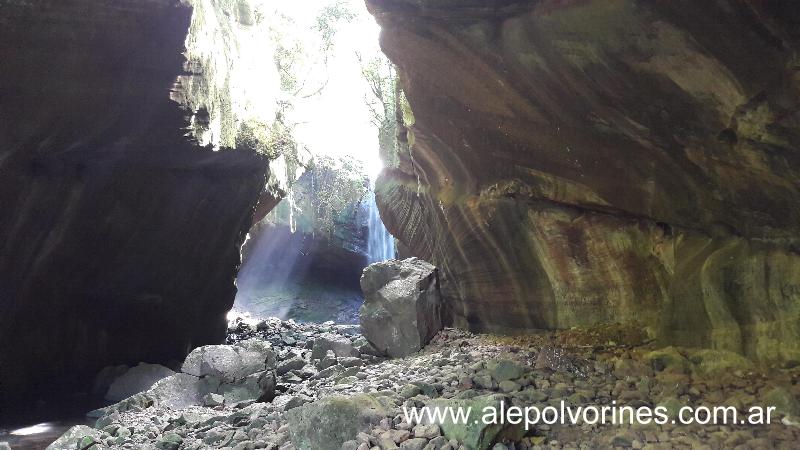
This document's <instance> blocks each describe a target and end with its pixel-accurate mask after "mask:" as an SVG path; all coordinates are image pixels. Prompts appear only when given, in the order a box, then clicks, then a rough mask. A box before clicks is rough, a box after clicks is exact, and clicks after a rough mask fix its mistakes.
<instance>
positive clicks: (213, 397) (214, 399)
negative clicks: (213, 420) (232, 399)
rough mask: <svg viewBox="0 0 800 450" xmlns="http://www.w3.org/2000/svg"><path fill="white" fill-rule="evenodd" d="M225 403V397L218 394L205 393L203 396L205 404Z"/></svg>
mask: <svg viewBox="0 0 800 450" xmlns="http://www.w3.org/2000/svg"><path fill="white" fill-rule="evenodd" d="M224 403H225V397H224V396H222V395H219V394H206V395H205V396H203V404H204V405H205V406H220V405H222V404H224Z"/></svg>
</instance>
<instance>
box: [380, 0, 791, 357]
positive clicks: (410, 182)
mask: <svg viewBox="0 0 800 450" xmlns="http://www.w3.org/2000/svg"><path fill="white" fill-rule="evenodd" d="M368 7H369V8H370V10H371V12H372V13H373V14H374V15H375V16H376V18H377V19H378V21H379V22H380V24H381V25H382V29H383V32H382V38H381V43H382V47H383V49H384V51H385V52H386V54H387V55H388V56H389V58H390V59H391V60H392V61H393V62H394V63H395V64H397V66H398V71H399V74H400V79H401V84H402V87H403V90H404V91H405V95H406V97H407V100H408V105H407V107H406V111H405V114H404V121H405V122H406V123H405V128H406V129H405V131H402V132H401V134H400V141H401V142H406V143H407V144H408V146H407V147H404V146H402V145H401V146H400V148H401V151H400V155H399V156H400V158H401V164H400V167H399V168H396V169H393V170H387V171H385V172H384V174H383V176H382V178H381V179H380V180H379V190H380V192H379V205H380V207H381V212H382V216H383V218H384V220H385V222H386V223H387V227H388V228H389V230H390V231H391V232H392V233H393V234H394V235H395V236H397V237H398V238H399V239H400V240H401V241H402V243H403V244H404V247H405V248H408V250H409V252H411V253H413V254H414V255H416V256H420V257H423V258H426V259H430V260H431V261H432V262H434V263H435V264H436V265H438V266H439V267H441V270H442V278H443V283H444V284H443V289H445V291H446V293H447V296H448V301H449V305H450V308H451V309H452V316H453V320H454V321H455V323H456V324H458V325H463V326H467V327H469V328H471V329H478V330H492V331H505V332H515V331H522V330H528V329H531V328H568V327H571V326H576V325H589V324H595V323H600V322H617V321H618V322H629V321H637V322H640V323H642V324H643V326H646V327H648V329H650V331H651V332H652V334H653V335H654V336H657V337H658V338H660V339H662V340H664V341H666V342H671V343H678V344H683V345H694V346H712V347H717V348H723V349H727V350H734V351H738V352H741V353H745V354H747V355H749V356H751V357H754V358H757V359H760V360H763V361H778V360H792V359H795V360H796V359H798V358H800V345H798V343H800V321H799V320H800V254H799V253H798V250H799V249H800V151H798V148H800V59H798V56H797V55H798V49H800V32H798V30H800V14H799V13H798V12H797V9H796V8H794V9H793V8H791V7H790V6H789V5H788V3H786V2H750V1H733V0H729V1H721V2H695V1H658V2H635V1H632V0H589V1H548V0H543V1H503V0H498V1H494V2H478V1H447V0H444V1H436V2H434V1H425V0H423V1H407V0H370V1H368Z"/></svg>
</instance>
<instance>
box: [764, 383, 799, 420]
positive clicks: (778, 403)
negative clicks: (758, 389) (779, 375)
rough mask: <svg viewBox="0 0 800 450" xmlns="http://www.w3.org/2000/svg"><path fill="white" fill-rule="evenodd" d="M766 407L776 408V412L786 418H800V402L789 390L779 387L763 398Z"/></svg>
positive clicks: (768, 392)
mask: <svg viewBox="0 0 800 450" xmlns="http://www.w3.org/2000/svg"><path fill="white" fill-rule="evenodd" d="M761 402H762V403H763V404H764V406H774V407H775V411H776V412H778V413H780V414H783V415H784V416H794V417H798V416H800V402H798V401H797V397H795V396H794V394H792V393H791V392H790V391H789V390H788V389H785V388H782V387H777V388H774V389H770V390H769V391H767V392H766V393H765V394H763V395H762V396H761Z"/></svg>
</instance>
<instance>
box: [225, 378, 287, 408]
mask: <svg viewBox="0 0 800 450" xmlns="http://www.w3.org/2000/svg"><path fill="white" fill-rule="evenodd" d="M276 386H277V381H276V379H275V372H273V371H271V370H269V371H264V372H257V373H254V374H252V375H248V376H247V377H246V378H245V379H243V380H239V381H236V382H234V383H222V384H221V385H220V387H219V393H220V394H222V395H224V396H225V402H226V403H228V404H232V403H239V402H244V401H248V400H256V401H270V400H272V399H273V398H274V397H275V388H276Z"/></svg>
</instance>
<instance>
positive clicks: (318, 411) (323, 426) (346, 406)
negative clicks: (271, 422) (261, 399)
mask: <svg viewBox="0 0 800 450" xmlns="http://www.w3.org/2000/svg"><path fill="white" fill-rule="evenodd" d="M392 406H393V405H392V404H391V401H390V400H389V399H388V398H386V397H377V396H373V395H369V394H359V395H353V396H349V397H344V396H332V397H327V398H324V399H322V400H317V401H315V402H312V403H307V404H305V405H303V406H299V407H297V408H294V409H291V410H289V411H287V412H286V419H287V421H288V424H289V433H290V435H291V437H292V443H293V444H294V446H295V447H296V448H297V449H298V450H339V449H340V448H341V446H342V444H343V443H344V442H346V441H348V440H350V439H353V437H354V436H356V435H357V434H358V433H359V432H362V431H366V430H369V429H370V428H372V427H373V426H375V425H377V424H378V423H379V422H380V421H381V419H384V418H386V417H389V416H390V415H391V407H392Z"/></svg>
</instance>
